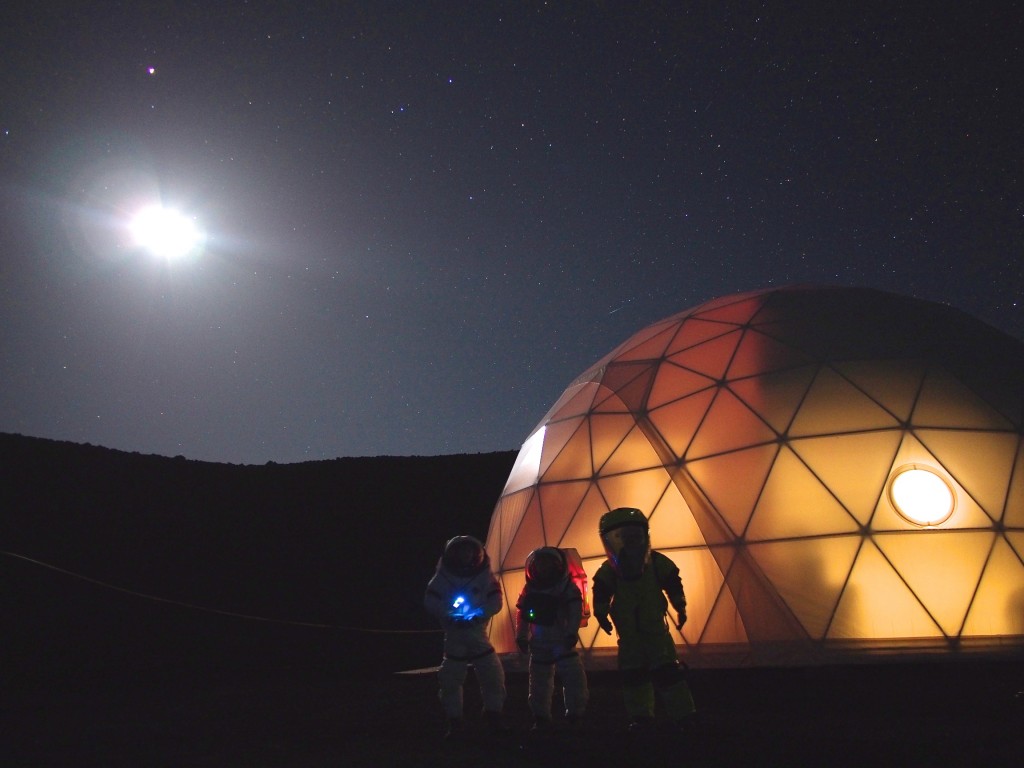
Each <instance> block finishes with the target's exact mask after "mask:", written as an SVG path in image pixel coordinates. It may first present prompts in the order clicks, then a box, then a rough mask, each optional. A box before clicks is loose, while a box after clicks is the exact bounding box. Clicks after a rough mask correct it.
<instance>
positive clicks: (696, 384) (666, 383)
mask: <svg viewBox="0 0 1024 768" xmlns="http://www.w3.org/2000/svg"><path fill="white" fill-rule="evenodd" d="M714 383H715V381H714V379H711V378H709V377H707V376H704V375H702V374H699V373H694V372H693V371H690V370H687V369H686V368H680V367H679V366H678V365H673V364H672V363H669V362H664V363H662V364H661V366H660V367H659V368H658V374H657V376H656V378H655V379H654V386H653V387H651V394H650V395H649V396H648V397H647V407H648V408H649V409H653V408H657V407H658V406H661V405H664V404H665V403H671V402H673V401H677V400H679V399H680V398H684V397H687V396H688V395H691V394H693V393H694V392H700V391H701V390H706V389H707V388H708V387H711V386H714Z"/></svg>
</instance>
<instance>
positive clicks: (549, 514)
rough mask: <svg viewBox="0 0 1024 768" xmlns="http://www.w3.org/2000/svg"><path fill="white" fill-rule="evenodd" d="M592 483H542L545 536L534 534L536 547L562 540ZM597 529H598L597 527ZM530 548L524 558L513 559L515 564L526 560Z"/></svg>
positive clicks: (555, 543)
mask: <svg viewBox="0 0 1024 768" xmlns="http://www.w3.org/2000/svg"><path fill="white" fill-rule="evenodd" d="M591 487H592V483H590V482H576V483H542V484H541V485H540V487H539V488H538V489H537V491H538V494H539V497H540V510H541V512H542V513H543V518H544V530H543V536H539V535H537V536H533V537H531V539H530V541H531V542H532V546H531V547H530V549H533V548H534V547H541V546H548V545H550V546H555V545H559V546H561V545H560V544H559V542H561V540H562V538H563V536H564V534H565V530H566V528H568V527H569V526H570V525H571V524H572V521H573V519H574V518H575V517H576V516H577V514H578V512H579V509H580V507H581V506H582V505H583V500H584V499H585V498H586V497H587V494H588V492H589V491H590V490H591ZM595 530H596V529H595ZM529 551H530V550H529V549H528V550H527V551H526V553H524V554H523V560H515V561H513V562H514V563H515V564H523V563H525V562H526V559H525V556H526V554H529Z"/></svg>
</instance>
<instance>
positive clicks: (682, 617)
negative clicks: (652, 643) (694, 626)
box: [676, 608, 686, 632]
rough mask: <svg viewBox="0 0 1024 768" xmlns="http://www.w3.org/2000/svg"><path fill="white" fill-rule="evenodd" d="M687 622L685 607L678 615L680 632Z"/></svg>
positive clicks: (677, 621)
mask: <svg viewBox="0 0 1024 768" xmlns="http://www.w3.org/2000/svg"><path fill="white" fill-rule="evenodd" d="M685 623H686V609H685V608H684V609H683V610H681V611H679V615H678V617H677V619H676V629H678V630H679V631H680V632H682V631H683V624H685Z"/></svg>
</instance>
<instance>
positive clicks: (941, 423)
mask: <svg viewBox="0 0 1024 768" xmlns="http://www.w3.org/2000/svg"><path fill="white" fill-rule="evenodd" d="M911 420H912V422H913V424H914V426H916V427H918V426H919V427H959V428H965V429H1013V425H1012V424H1011V423H1010V422H1009V421H1007V419H1006V418H1005V417H1004V416H1002V415H1001V414H1000V413H999V412H998V411H996V410H995V409H993V408H992V407H991V406H989V404H988V403H986V402H984V401H983V400H980V399H979V398H978V396H977V395H975V394H974V392H972V391H971V389H970V388H969V387H967V386H965V385H964V384H962V383H961V382H959V381H958V380H956V379H955V378H953V377H952V376H951V375H950V374H949V373H948V372H946V371H943V370H933V371H929V372H928V375H927V376H925V380H924V386H923V387H922V388H921V394H920V396H919V397H918V400H917V406H916V407H915V408H914V414H913V416H912V417H911Z"/></svg>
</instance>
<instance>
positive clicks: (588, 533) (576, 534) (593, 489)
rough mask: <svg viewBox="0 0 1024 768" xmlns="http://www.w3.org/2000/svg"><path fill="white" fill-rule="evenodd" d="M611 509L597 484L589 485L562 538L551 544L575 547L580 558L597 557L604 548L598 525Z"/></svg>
mask: <svg viewBox="0 0 1024 768" xmlns="http://www.w3.org/2000/svg"><path fill="white" fill-rule="evenodd" d="M611 508H612V507H611V506H610V505H609V504H608V503H607V501H605V498H604V496H602V495H601V491H600V490H599V489H598V487H597V484H596V483H591V484H590V486H589V487H588V489H587V494H586V496H585V497H584V499H583V503H582V504H580V507H579V511H577V513H576V515H575V516H574V517H573V518H572V520H571V521H569V525H568V527H567V528H566V529H565V533H563V534H562V538H561V539H560V540H554V541H553V543H555V544H557V546H559V547H576V549H577V550H579V553H580V557H597V556H598V555H600V554H602V553H603V552H604V546H603V545H602V544H601V537H600V536H599V535H598V532H597V530H598V524H599V523H600V522H601V515H603V514H604V513H605V512H607V511H608V510H610V509H611Z"/></svg>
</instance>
